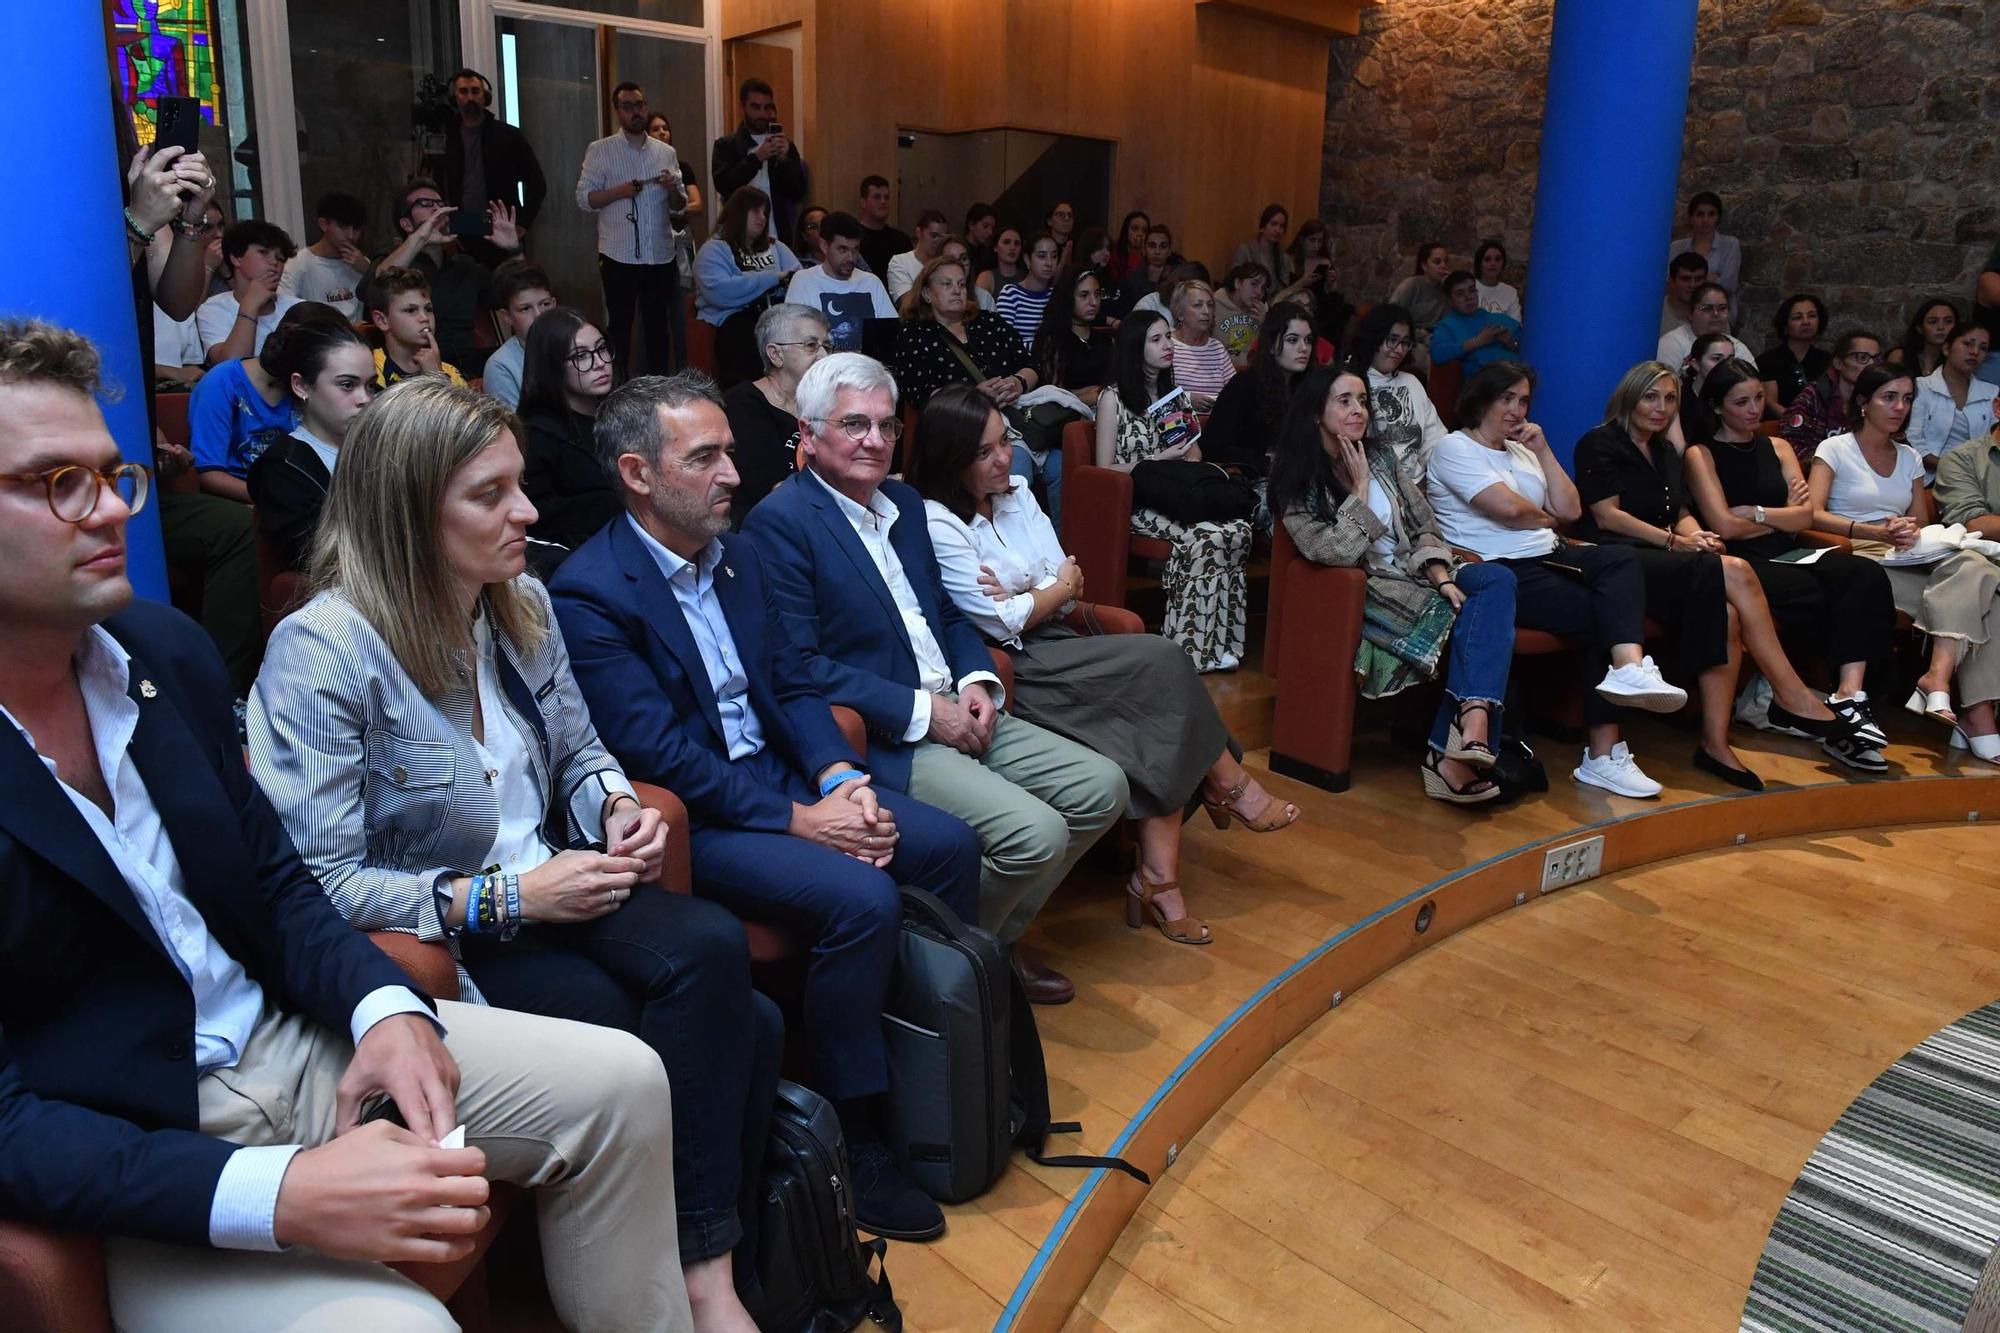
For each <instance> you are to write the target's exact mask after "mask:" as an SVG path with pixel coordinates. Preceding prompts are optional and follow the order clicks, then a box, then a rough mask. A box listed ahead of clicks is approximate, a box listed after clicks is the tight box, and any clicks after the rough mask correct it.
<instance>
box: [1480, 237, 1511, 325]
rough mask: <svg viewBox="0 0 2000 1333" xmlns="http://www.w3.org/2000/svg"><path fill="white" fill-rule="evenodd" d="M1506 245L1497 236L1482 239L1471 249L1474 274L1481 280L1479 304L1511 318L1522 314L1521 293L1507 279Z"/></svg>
mask: <svg viewBox="0 0 2000 1333" xmlns="http://www.w3.org/2000/svg"><path fill="white" fill-rule="evenodd" d="M1506 272H1507V247H1506V246H1504V245H1502V244H1500V242H1498V241H1495V240H1485V241H1481V242H1480V243H1479V248H1478V249H1476V250H1474V251H1473V252H1472V275H1473V277H1474V278H1475V279H1477V281H1478V283H1479V308H1480V309H1481V310H1491V311H1492V312H1493V313H1495V314H1496V315H1506V316H1508V317H1509V318H1511V319H1515V320H1518V319H1520V318H1521V293H1520V292H1519V291H1518V290H1516V289H1515V287H1514V285H1513V284H1512V283H1510V282H1507V281H1505V280H1504V278H1505V275H1506Z"/></svg>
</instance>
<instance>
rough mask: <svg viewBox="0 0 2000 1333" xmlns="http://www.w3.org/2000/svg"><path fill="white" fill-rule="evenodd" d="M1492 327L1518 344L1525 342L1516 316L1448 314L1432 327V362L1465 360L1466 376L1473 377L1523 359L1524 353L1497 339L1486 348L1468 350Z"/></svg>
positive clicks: (1486, 313) (1483, 311)
mask: <svg viewBox="0 0 2000 1333" xmlns="http://www.w3.org/2000/svg"><path fill="white" fill-rule="evenodd" d="M1488 324H1500V325H1503V326H1505V327H1506V329H1507V330H1508V332H1510V333H1512V334H1513V335H1514V341H1515V342H1516V343H1519V342H1520V340H1521V321H1520V320H1518V319H1515V318H1514V317H1513V316H1512V315H1503V314H1501V313H1500V312H1499V311H1497V310H1481V311H1478V312H1477V313H1475V314H1470V315H1461V314H1460V313H1459V312H1458V311H1456V310H1447V311H1446V312H1445V316H1444V318H1443V319H1441V320H1439V321H1438V322H1437V323H1436V324H1435V325H1433V326H1432V327H1431V361H1432V362H1433V363H1436V362H1440V361H1456V360H1458V359H1459V358H1460V357H1463V358H1464V359H1465V373H1466V374H1468V375H1470V374H1471V373H1472V372H1473V371H1475V370H1478V369H1479V368H1480V367H1481V366H1486V365H1491V364H1492V363H1493V362H1495V361H1506V360H1509V359H1519V357H1520V355H1521V354H1520V353H1519V352H1517V351H1515V350H1514V349H1513V348H1511V347H1509V346H1507V344H1506V343H1503V342H1501V341H1500V340H1499V339H1497V338H1496V339H1494V340H1493V341H1492V342H1490V343H1487V344H1486V345H1485V346H1483V347H1475V348H1473V349H1472V350H1471V351H1469V352H1467V351H1465V350H1464V347H1465V344H1466V342H1467V341H1468V340H1469V339H1471V338H1473V337H1476V336H1477V335H1478V333H1479V331H1480V330H1481V329H1483V328H1485V327H1486V326H1487V325H1488Z"/></svg>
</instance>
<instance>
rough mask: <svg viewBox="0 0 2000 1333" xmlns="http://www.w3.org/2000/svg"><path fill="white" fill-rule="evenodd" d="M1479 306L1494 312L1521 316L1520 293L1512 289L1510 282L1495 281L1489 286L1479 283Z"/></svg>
mask: <svg viewBox="0 0 2000 1333" xmlns="http://www.w3.org/2000/svg"><path fill="white" fill-rule="evenodd" d="M1478 286H1479V308H1480V309H1481V310H1491V311H1493V312H1495V313H1496V314H1501V315H1512V316H1513V317H1514V318H1515V319H1519V318H1520V317H1521V293H1519V292H1517V291H1515V290H1514V284H1513V283H1511V282H1496V283H1494V284H1493V285H1492V286H1491V287H1489V286H1487V285H1486V284H1485V283H1483V282H1482V283H1479V284H1478Z"/></svg>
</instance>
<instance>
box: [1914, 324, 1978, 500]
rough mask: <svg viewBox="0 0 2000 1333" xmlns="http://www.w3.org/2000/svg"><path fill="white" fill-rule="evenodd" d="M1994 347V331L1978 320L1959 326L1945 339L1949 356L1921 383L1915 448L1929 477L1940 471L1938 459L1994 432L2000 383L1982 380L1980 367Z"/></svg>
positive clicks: (1915, 403) (1918, 393)
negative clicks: (1994, 408)
mask: <svg viewBox="0 0 2000 1333" xmlns="http://www.w3.org/2000/svg"><path fill="white" fill-rule="evenodd" d="M1992 350H1993V335H1992V334H1990V333H1988V332H1987V331H1986V330H1985V329H1983V328H1981V327H1980V326H1979V325H1977V324H1971V323H1965V324H1959V325H1956V326H1954V327H1953V329H1952V331H1951V333H1950V335H1949V336H1948V337H1946V338H1945V343H1944V360H1942V361H1940V362H1939V363H1938V368H1937V369H1936V370H1934V371H1932V372H1931V373H1930V374H1928V375H1926V376H1924V377H1923V378H1922V379H1920V380H1918V381H1917V400H1916V402H1914V403H1912V404H1911V405H1910V430H1909V440H1910V447H1911V448H1913V449H1915V450H1916V451H1917V455H1918V457H1920V458H1922V459H1923V461H1924V472H1925V474H1926V476H1931V477H1934V476H1935V475H1936V474H1937V460H1938V459H1939V458H1940V457H1942V456H1943V455H1944V453H1945V452H1946V451H1947V450H1950V449H1956V448H1957V447H1958V446H1959V445H1961V444H1964V443H1965V442H1966V441H1967V440H1976V439H1980V438H1982V437H1984V436H1986V435H1989V434H1991V433H1992V430H1993V400H1994V397H1995V395H2000V385H1994V384H1989V383H1987V382H1986V381H1985V380H1983V379H1980V378H1979V367H1980V365H1981V364H1982V363H1984V362H1985V360H1986V354H1987V353H1988V352H1990V351H1992Z"/></svg>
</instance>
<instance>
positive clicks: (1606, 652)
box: [1425, 361, 1687, 797]
mask: <svg viewBox="0 0 2000 1333" xmlns="http://www.w3.org/2000/svg"><path fill="white" fill-rule="evenodd" d="M1534 387H1535V375H1534V371H1532V370H1530V369H1529V368H1528V367H1527V366H1525V365H1523V364H1521V363H1520V362H1518V361H1499V362H1495V363H1494V364H1493V365H1490V366H1486V367H1484V368H1483V369H1481V370H1479V371H1478V372H1477V373H1476V374H1474V375H1473V376H1472V377H1471V378H1470V379H1468V380H1467V381H1466V382H1465V388H1464V391H1463V392H1462V393H1461V394H1460V395H1459V400H1458V419H1459V420H1460V421H1462V422H1465V423H1467V424H1466V425H1465V427H1464V428H1463V429H1460V430H1456V431H1453V432H1452V433H1451V434H1449V435H1447V436H1445V437H1444V438H1443V439H1442V440H1440V441H1438V443H1437V447H1436V448H1434V449H1433V450H1432V451H1431V455H1430V458H1429V459H1428V460H1427V466H1426V469H1425V493H1426V497H1427V498H1428V499H1429V500H1430V504H1431V509H1432V511H1433V512H1434V513H1435V514H1436V515H1437V520H1438V526H1439V528H1440V529H1441V530H1442V531H1443V533H1444V537H1445V540H1446V541H1448V542H1450V543H1451V544H1452V545H1453V546H1457V547H1461V548H1463V549H1465V550H1468V551H1471V552H1472V553H1473V554H1475V555H1477V556H1479V557H1480V558H1482V559H1484V560H1490V561H1495V562H1497V563H1500V564H1504V565H1506V566H1507V567H1508V568H1510V569H1512V570H1513V571H1514V580H1515V585H1516V596H1515V602H1514V623H1515V624H1516V625H1517V626H1519V627H1520V628H1522V629H1539V630H1545V631H1547V632H1548V633H1550V634H1560V635H1564V636H1572V637H1576V638H1580V639H1582V640H1583V641H1584V642H1585V644H1586V649H1585V651H1583V652H1581V653H1579V654H1577V656H1578V659H1579V661H1580V662H1581V664H1582V666H1583V671H1584V680H1585V683H1586V685H1590V684H1591V682H1593V681H1595V684H1594V687H1593V688H1592V689H1591V693H1590V696H1589V700H1588V703H1587V705H1586V708H1585V714H1584V716H1585V720H1586V721H1587V722H1588V724H1589V727H1590V743H1589V745H1588V747H1587V748H1586V749H1585V750H1584V753H1583V760H1582V762H1581V763H1580V764H1578V766H1577V768H1576V770H1575V772H1574V773H1573V774H1572V776H1573V777H1575V779H1576V780H1577V781H1578V782H1580V783H1583V784H1585V785H1587V786H1592V787H1601V788H1603V789H1604V790H1606V791H1610V792H1615V793H1617V794H1618V795H1620V796H1636V797H1652V796H1658V795H1659V794H1660V790H1661V789H1660V784H1659V783H1657V782H1655V781H1653V780H1652V779H1651V778H1649V777H1647V776H1646V775H1645V774H1644V773H1643V772H1641V771H1640V769H1639V765H1638V764H1637V763H1636V762H1634V761H1633V758H1632V752H1631V750H1630V748H1628V747H1627V746H1626V744H1625V742H1624V741H1623V740H1621V739H1620V738H1619V728H1618V722H1617V716H1618V714H1617V712H1616V709H1617V707H1619V706H1624V707H1631V708H1643V709H1646V710H1647V711H1649V712H1655V713H1671V712H1673V711H1675V710H1676V709H1678V708H1680V707H1681V706H1682V705H1683V704H1685V703H1686V702H1687V692H1686V691H1685V690H1682V689H1680V688H1679V687H1677V686H1674V685H1670V684H1668V683H1667V682H1666V681H1665V680H1664V679H1663V678H1662V677H1661V675H1660V672H1659V668H1657V667H1655V666H1654V665H1653V659H1652V658H1650V657H1647V656H1646V655H1645V645H1644V639H1645V625H1646V581H1645V576H1644V575H1643V574H1642V572H1641V571H1640V568H1639V560H1638V556H1637V553H1636V552H1635V551H1633V550H1632V548H1630V547H1626V546H1587V545H1574V544H1568V543H1565V542H1564V541H1563V539H1562V537H1561V536H1560V535H1559V534H1558V533H1557V532H1556V528H1557V526H1558V525H1560V524H1562V523H1574V522H1575V521H1576V520H1577V519H1578V518H1579V517H1581V516H1582V513H1583V503H1582V500H1581V499H1580V498H1579V497H1578V495H1577V491H1576V485H1575V483H1573V482H1572V481H1571V480H1570V478H1569V473H1568V472H1566V471H1564V470H1563V465H1562V463H1561V462H1560V461H1559V460H1558V459H1557V458H1556V456H1555V453H1554V452H1553V451H1552V450H1551V449H1550V448H1549V442H1548V440H1547V438H1546V437H1545V436H1544V435H1543V434H1542V428H1541V427H1540V426H1537V425H1535V424H1534V423H1533V422H1531V421H1529V420H1528V402H1529V399H1530V396H1531V395H1532V394H1533V393H1534ZM1600 669H1602V670H1603V672H1604V674H1603V678H1602V679H1601V680H1600V679H1596V678H1597V675H1598V672H1599V670H1600Z"/></svg>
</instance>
